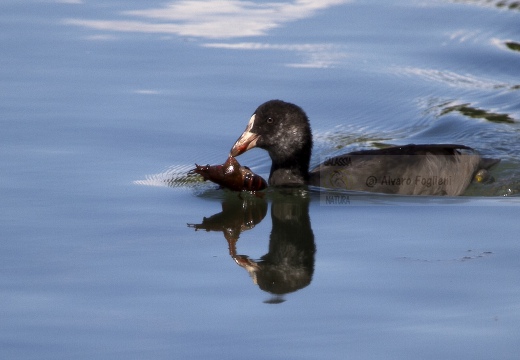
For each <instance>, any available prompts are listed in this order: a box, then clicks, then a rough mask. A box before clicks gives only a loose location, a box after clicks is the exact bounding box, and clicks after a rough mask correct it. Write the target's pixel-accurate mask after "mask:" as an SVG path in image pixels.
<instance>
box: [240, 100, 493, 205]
mask: <svg viewBox="0 0 520 360" xmlns="http://www.w3.org/2000/svg"><path fill="white" fill-rule="evenodd" d="M254 147H258V148H261V149H264V150H267V152H268V153H269V156H270V157H271V160H272V166H271V172H270V174H269V185H271V186H300V185H314V186H320V187H325V188H341V189H347V190H354V191H371V192H380V193H389V194H401V195H448V196H457V195H461V194H462V193H463V192H464V191H465V190H466V188H467V187H468V186H469V184H470V183H471V181H472V180H473V179H474V177H475V174H477V173H478V174H481V175H482V174H484V175H485V174H486V171H487V169H489V168H490V167H491V166H493V165H494V164H496V163H497V162H499V161H500V160H496V159H488V158H483V157H481V156H480V155H479V154H478V153H477V152H476V151H475V150H473V149H472V148H470V147H468V146H465V145H455V144H433V145H432V144H427V145H426V144H425V145H415V144H410V145H404V146H393V147H388V148H384V149H376V150H362V151H355V152H351V153H348V154H344V155H340V156H336V157H332V158H329V159H327V160H326V161H325V162H323V163H322V164H320V165H318V166H317V167H315V168H313V169H312V170H309V164H310V159H311V152H312V132H311V127H310V123H309V119H308V117H307V115H306V114H305V112H304V111H303V110H302V109H301V108H300V107H299V106H297V105H294V104H291V103H288V102H284V101H281V100H271V101H267V102H265V103H264V104H262V105H260V106H259V107H258V108H257V109H256V110H255V112H254V114H253V115H252V116H251V118H250V120H249V123H248V125H247V127H246V129H245V131H244V132H243V134H242V135H241V136H240V137H239V138H238V140H237V141H236V142H235V144H234V145H233V147H232V149H231V152H230V154H231V155H232V156H238V155H240V154H242V153H244V152H246V151H247V150H249V149H252V148H254ZM479 176H480V175H479ZM477 178H478V179H481V178H482V177H481V176H480V177H477Z"/></svg>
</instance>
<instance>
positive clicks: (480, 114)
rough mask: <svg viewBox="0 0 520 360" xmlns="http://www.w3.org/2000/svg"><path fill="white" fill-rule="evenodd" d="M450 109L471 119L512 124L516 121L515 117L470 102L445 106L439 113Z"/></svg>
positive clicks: (448, 111)
mask: <svg viewBox="0 0 520 360" xmlns="http://www.w3.org/2000/svg"><path fill="white" fill-rule="evenodd" d="M452 111H458V112H459V113H461V114H462V115H465V116H468V117H470V118H473V119H485V120H487V121H491V122H494V123H508V124H514V123H515V122H516V121H515V119H513V118H512V117H511V116H509V115H508V114H499V113H493V112H490V111H487V110H482V109H478V108H475V107H472V106H470V104H460V105H452V106H446V107H445V108H444V109H443V110H442V112H441V115H446V114H448V113H450V112H452Z"/></svg>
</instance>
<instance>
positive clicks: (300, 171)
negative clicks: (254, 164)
mask: <svg viewBox="0 0 520 360" xmlns="http://www.w3.org/2000/svg"><path fill="white" fill-rule="evenodd" d="M310 158H311V149H309V150H308V151H306V150H301V151H300V152H297V153H295V154H292V155H291V156H289V157H286V158H284V159H273V158H271V159H272V166H271V173H270V174H269V184H270V185H274V186H277V185H280V186H283V185H286V186H287V185H289V186H290V185H304V184H307V183H308V181H309V163H310Z"/></svg>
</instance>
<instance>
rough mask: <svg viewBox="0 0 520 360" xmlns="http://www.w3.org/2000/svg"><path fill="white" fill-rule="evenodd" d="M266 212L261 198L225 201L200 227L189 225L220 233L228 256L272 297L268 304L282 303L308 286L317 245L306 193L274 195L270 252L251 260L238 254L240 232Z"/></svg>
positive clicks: (257, 220)
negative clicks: (286, 296)
mask: <svg viewBox="0 0 520 360" xmlns="http://www.w3.org/2000/svg"><path fill="white" fill-rule="evenodd" d="M266 211H267V203H266V201H265V200H264V199H261V198H250V199H246V200H242V199H239V198H238V197H235V198H226V199H225V200H224V201H223V203H222V212H220V213H218V214H215V215H213V216H211V217H208V218H204V219H203V221H202V223H201V224H188V226H189V227H193V228H195V230H202V229H204V230H206V231H222V232H223V234H224V237H225V238H226V240H227V242H228V245H229V254H230V255H231V257H232V258H233V260H234V261H235V262H236V263H237V264H238V265H239V266H240V267H242V268H244V269H245V270H246V271H247V272H248V273H249V275H250V276H251V278H252V279H253V282H254V283H255V284H256V285H258V287H259V288H260V289H262V290H263V291H266V292H268V293H270V294H271V295H272V298H270V299H269V300H266V301H265V302H266V303H269V304H279V303H282V302H284V301H285V300H284V298H283V296H284V295H285V294H288V293H291V292H295V291H298V290H300V289H302V288H304V287H306V286H307V285H309V284H310V282H311V280H312V275H313V273H314V255H315V253H316V245H315V243H314V234H313V232H312V228H311V222H310V217H309V197H308V195H307V194H301V193H300V194H298V195H296V196H295V195H294V193H292V194H284V193H276V194H273V196H272V204H271V219H272V230H271V234H270V238H269V250H268V252H267V254H265V255H263V256H262V257H261V258H260V259H258V260H254V259H251V258H250V257H249V256H247V255H240V254H238V253H237V240H238V238H239V236H240V234H241V232H242V231H246V230H250V229H252V228H253V227H254V226H255V225H256V224H258V223H259V222H260V221H261V220H262V219H263V217H264V216H265V214H266Z"/></svg>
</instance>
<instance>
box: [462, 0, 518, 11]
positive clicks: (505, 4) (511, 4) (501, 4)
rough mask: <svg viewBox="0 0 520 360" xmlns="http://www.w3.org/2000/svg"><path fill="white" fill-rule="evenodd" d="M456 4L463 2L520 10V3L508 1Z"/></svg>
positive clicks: (490, 0)
mask: <svg viewBox="0 0 520 360" xmlns="http://www.w3.org/2000/svg"><path fill="white" fill-rule="evenodd" d="M455 2H463V3H476V4H479V5H481V4H482V5H488V6H489V5H492V6H496V7H497V8H500V9H509V10H520V1H507V0H499V1H493V0H456V1H455Z"/></svg>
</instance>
